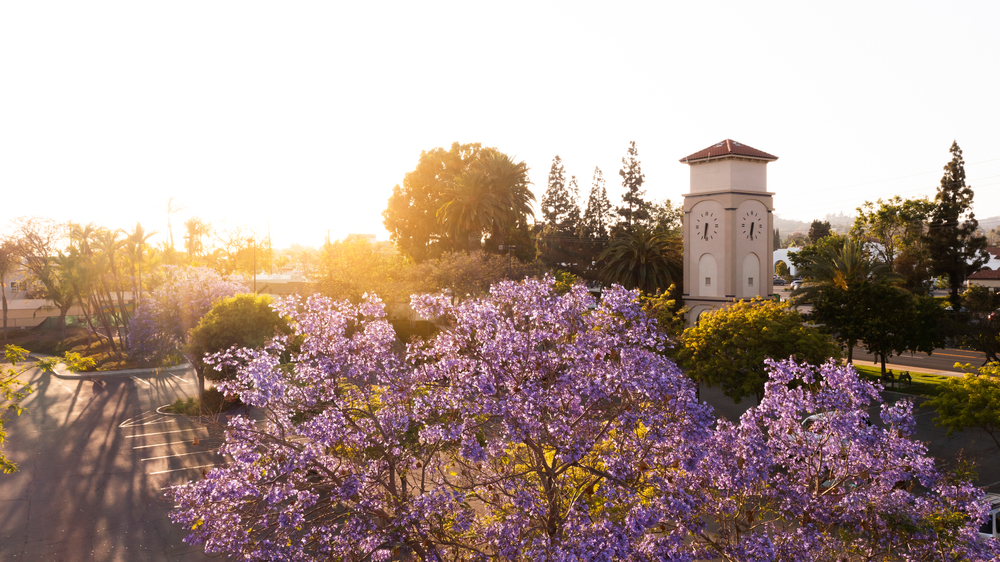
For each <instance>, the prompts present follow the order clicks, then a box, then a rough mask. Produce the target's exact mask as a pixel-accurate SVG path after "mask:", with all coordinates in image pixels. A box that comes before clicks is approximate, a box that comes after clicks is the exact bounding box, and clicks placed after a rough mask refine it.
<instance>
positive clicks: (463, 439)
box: [168, 278, 989, 561]
mask: <svg viewBox="0 0 1000 562" xmlns="http://www.w3.org/2000/svg"><path fill="white" fill-rule="evenodd" d="M414 305H415V307H416V308H417V311H418V313H419V314H421V315H423V316H425V317H432V318H436V322H437V323H438V325H439V326H440V327H441V330H440V332H439V333H438V335H437V336H436V337H435V338H433V339H431V340H427V341H416V340H415V341H413V342H411V343H410V344H409V345H408V347H407V350H406V352H405V354H403V353H401V352H399V350H398V348H397V346H396V345H395V342H396V340H395V336H394V333H393V331H392V328H391V326H390V325H389V324H388V323H387V322H386V321H385V318H384V311H383V308H382V306H381V304H380V303H379V302H378V301H377V300H376V299H369V300H366V301H365V302H362V303H361V304H359V305H352V304H349V303H346V302H333V301H331V300H329V299H327V298H325V297H321V296H314V297H311V298H310V299H308V300H306V301H304V302H303V301H301V300H299V299H297V298H291V299H289V300H285V301H282V302H280V303H278V305H277V307H278V310H279V312H281V313H282V314H284V315H287V316H288V317H289V318H291V326H292V328H293V331H294V332H295V335H293V337H296V336H301V337H300V338H298V339H297V340H296V341H297V342H301V345H300V349H301V351H300V352H299V353H297V354H295V355H294V356H293V358H292V361H291V363H282V360H281V354H282V352H283V351H284V349H285V347H286V345H287V342H288V341H289V339H288V338H278V339H276V340H274V341H273V342H272V344H270V345H269V346H268V347H266V348H263V349H257V350H239V351H229V352H224V353H221V354H218V355H217V356H215V357H214V359H212V361H214V362H216V363H217V364H219V365H220V366H221V365H225V366H228V367H236V369H237V372H238V374H237V377H236V379H234V380H229V381H224V382H222V383H221V384H220V389H221V390H222V391H223V392H225V393H228V394H230V395H238V396H239V397H240V398H241V399H242V400H243V401H244V402H245V403H247V404H250V405H253V406H256V407H257V408H259V409H260V411H261V412H263V413H264V416H265V419H264V421H262V422H253V421H250V420H249V419H247V418H244V417H235V418H233V419H232V421H231V422H230V424H229V428H228V430H227V435H226V443H225V445H224V446H223V447H222V449H221V452H222V453H223V454H224V455H226V458H227V462H226V463H225V464H224V465H222V466H219V467H216V468H214V469H212V470H211V471H209V472H208V473H207V474H206V475H205V477H204V478H203V479H201V480H198V481H195V482H190V483H188V484H185V485H181V486H177V487H174V488H171V489H170V491H169V492H168V495H169V496H170V497H171V498H172V500H173V501H174V503H175V504H176V506H177V507H176V508H175V509H174V511H173V512H172V514H171V517H172V519H173V520H174V521H175V522H176V523H179V524H182V525H184V526H185V527H187V528H188V529H190V530H191V532H190V534H189V536H188V537H187V540H188V541H189V542H192V543H203V544H204V545H205V549H206V551H207V552H213V553H228V554H229V555H231V556H232V557H234V558H237V559H244V560H356V561H365V560H390V559H396V560H404V559H419V560H595V559H599V560H695V559H712V558H719V557H723V558H726V559H731V560H761V559H766V554H767V553H768V552H776V553H782V554H784V553H788V552H790V548H785V545H789V544H792V543H793V541H795V540H796V537H797V536H802V537H804V542H803V548H802V552H804V553H805V554H798V553H796V554H795V555H794V557H792V558H786V559H794V560H807V559H808V560H814V559H817V558H815V557H810V556H809V554H810V553H813V554H815V553H820V554H822V553H825V552H828V551H830V550H831V549H836V548H840V547H843V548H848V547H853V545H854V544H855V542H858V541H854V542H845V541H841V542H840V543H838V542H836V541H835V540H834V539H833V538H825V537H821V536H820V535H821V534H822V533H824V532H827V533H839V532H840V528H839V527H837V526H836V525H835V524H831V523H830V522H829V517H828V516H827V515H826V512H825V511H821V510H818V511H816V517H817V519H816V522H814V521H813V520H810V519H808V518H800V519H799V521H798V524H797V525H794V524H788V525H784V524H776V523H774V520H775V517H774V513H775V512H780V510H794V509H797V508H799V507H802V506H791V507H789V506H788V505H787V503H788V502H792V501H804V500H808V499H809V498H810V497H815V499H814V500H812V501H813V502H814V504H815V505H816V506H819V507H822V508H823V509H826V510H833V511H836V510H837V509H840V510H841V511H843V512H845V513H848V514H849V516H847V515H845V516H844V517H843V518H842V520H843V521H847V522H849V521H855V520H858V519H859V516H858V515H857V514H858V513H859V512H861V511H863V510H865V509H869V512H868V513H869V517H871V513H873V512H874V513H876V514H881V513H883V512H884V513H885V519H886V520H887V521H888V522H887V523H886V524H885V525H883V524H882V523H878V524H877V525H876V524H875V523H872V524H871V525H873V526H871V527H870V528H871V531H870V533H880V532H883V531H884V530H885V529H887V528H891V529H896V528H897V527H900V528H902V527H901V526H905V525H906V524H909V523H910V522H912V521H914V518H916V519H915V521H917V523H921V522H923V521H925V520H926V521H931V520H932V519H931V518H930V516H929V515H927V514H929V513H938V512H940V511H941V510H940V509H939V508H940V505H941V504H942V502H943V503H944V504H946V505H948V506H951V505H952V504H948V503H947V501H945V500H946V499H949V498H952V497H953V498H954V511H953V512H946V513H948V514H951V513H955V514H958V515H961V516H963V517H964V516H969V517H968V518H967V519H960V518H957V517H956V518H954V519H948V520H947V521H948V523H947V525H950V526H949V527H948V529H949V530H952V531H953V534H952V535H949V537H948V541H950V542H948V543H947V547H948V548H949V549H950V550H949V551H948V552H953V551H954V552H962V551H961V549H963V548H964V549H967V551H968V552H972V553H975V549H976V548H987V547H988V546H989V545H988V543H983V544H984V545H987V546H976V543H973V542H972V541H971V540H970V539H969V537H971V536H972V535H970V533H972V534H974V532H975V529H976V528H977V526H978V522H977V520H976V517H977V516H979V515H981V508H982V506H981V505H979V504H978V503H976V502H975V501H974V500H975V499H976V498H977V497H978V496H977V495H976V494H977V492H976V491H975V490H974V489H972V488H968V487H959V488H957V490H958V491H953V492H948V491H945V492H942V491H939V490H937V489H936V488H932V490H933V491H932V492H930V495H929V498H928V499H923V498H920V497H918V496H917V495H915V494H910V493H909V492H906V491H905V490H903V491H901V492H899V493H898V494H896V493H895V492H894V491H893V486H894V485H895V483H896V482H897V481H907V480H909V479H912V478H918V479H920V481H921V483H922V484H924V485H926V486H928V487H933V486H934V485H935V483H936V482H937V480H935V478H936V474H935V473H934V472H933V467H932V466H931V462H930V461H929V460H927V458H926V456H925V455H924V454H923V451H922V449H921V446H920V445H919V444H917V443H914V442H911V441H909V440H907V439H905V431H906V429H907V426H906V423H907V421H906V420H910V421H912V418H908V417H907V416H908V415H909V410H908V409H907V408H906V407H902V406H901V407H898V408H894V409H889V410H887V411H888V414H886V415H887V416H888V420H889V422H890V427H889V428H887V429H867V430H863V428H862V427H861V426H857V425H847V424H846V422H844V423H842V422H840V421H839V420H841V417H850V416H855V417H856V416H857V415H858V414H857V411H856V409H854V408H855V403H862V402H863V403H864V404H865V405H864V406H861V408H865V407H867V401H868V400H869V399H871V398H872V397H874V396H876V395H877V393H876V392H875V390H874V387H872V386H871V385H867V386H865V385H866V384H867V383H861V382H858V381H857V377H856V376H855V375H854V373H853V371H851V370H839V371H838V370H836V369H834V368H832V367H830V369H831V371H830V373H829V374H828V373H825V372H824V376H823V379H822V381H823V382H822V383H813V381H811V380H810V379H809V378H808V376H807V375H806V374H805V373H798V372H797V371H796V369H797V367H796V366H795V365H793V364H781V365H778V366H776V367H775V368H774V369H775V372H776V373H777V374H776V382H774V383H773V385H774V386H775V387H776V388H777V387H782V385H784V387H785V388H786V389H787V387H788V382H789V381H790V380H792V379H795V380H797V381H805V386H802V385H801V384H800V385H799V386H798V387H797V388H796V390H794V391H788V392H798V393H800V394H801V397H800V399H799V400H798V401H797V402H796V401H789V403H788V404H786V403H785V402H784V401H780V400H779V401H778V402H775V403H771V402H768V401H765V403H764V404H763V405H762V406H761V407H760V408H761V410H760V412H757V411H753V412H755V413H753V414H748V417H745V420H746V421H745V424H744V425H746V426H747V427H743V426H742V425H741V426H738V427H737V426H732V425H731V424H729V425H727V424H720V429H719V430H718V431H713V430H712V429H711V428H712V424H713V423H714V422H715V420H714V418H713V417H712V415H711V413H710V409H709V407H708V406H706V405H704V404H702V403H699V402H698V401H697V400H696V398H695V394H694V388H693V385H692V384H691V383H690V382H689V380H688V379H687V378H686V377H685V376H684V375H683V374H682V373H681V372H680V371H679V370H678V369H677V367H676V366H675V365H674V364H673V363H672V362H670V361H669V360H668V359H666V358H664V357H663V355H662V354H661V353H660V352H661V351H662V347H663V345H664V338H663V335H662V333H661V332H660V331H659V330H658V327H657V325H656V322H655V320H653V319H652V318H650V316H649V315H648V314H646V313H645V312H644V311H643V309H642V307H641V305H640V303H639V300H638V298H637V294H636V293H634V292H627V291H625V290H623V289H621V288H620V287H614V288H612V289H610V290H608V291H606V292H605V294H604V298H603V300H602V302H601V303H599V304H597V305H596V308H594V309H591V308H590V307H592V306H595V303H594V302H593V300H592V299H591V298H590V296H589V294H588V293H587V292H586V290H585V289H584V288H583V286H582V285H575V286H572V287H571V288H570V290H569V292H568V293H566V294H564V295H561V296H560V295H558V294H556V292H555V290H554V282H553V281H552V279H550V278H549V279H545V280H527V281H524V282H522V283H520V284H517V283H513V282H502V283H499V284H497V285H496V286H494V288H493V290H492V291H491V293H490V294H489V296H486V297H483V298H480V299H468V300H465V301H462V302H460V303H458V304H452V301H451V299H450V298H447V297H443V296H423V297H417V298H415V299H414ZM782 377H784V378H782ZM821 384H826V385H828V387H829V389H828V391H827V393H826V394H824V393H823V389H824V388H825V387H822V386H821ZM844 391H847V392H855V394H851V395H850V396H851V400H854V401H853V402H852V401H850V400H848V399H847V398H844V397H842V396H841V393H842V392H844ZM795 396H798V395H795ZM812 396H816V398H810V397H812ZM810 400H812V401H811V402H810ZM765 407H767V408H765ZM816 408H822V410H819V411H825V410H826V409H833V410H835V411H836V412H837V413H836V414H835V415H834V414H831V416H830V418H829V419H830V421H829V422H828V424H829V425H830V427H831V428H832V429H831V435H833V436H834V437H833V438H831V439H830V440H827V441H825V442H824V443H825V444H824V445H823V447H822V448H820V449H819V450H820V451H821V456H819V457H817V456H815V450H816V445H815V443H814V442H812V441H811V440H810V438H808V437H802V436H801V431H800V432H799V434H798V436H799V437H801V439H800V441H802V442H801V443H799V444H798V445H791V444H787V443H788V442H786V441H778V440H781V439H785V438H784V437H783V435H785V433H782V434H779V430H784V429H788V428H789V427H790V424H791V422H790V420H792V419H793V418H795V416H798V415H801V413H802V412H803V411H817V410H816ZM837 408H840V409H839V410H838V409H837ZM841 411H843V412H845V413H843V414H842V413H840V412H841ZM861 411H864V410H863V409H862V410H861ZM753 416H756V417H753ZM824 419H825V418H824ZM852 419H853V418H852ZM897 421H898V422H899V423H896V422H897ZM795 422H796V424H797V423H798V418H795ZM755 424H760V425H755ZM751 425H753V427H750V426H751ZM797 427H798V426H797V425H796V428H797ZM864 427H867V426H864ZM796 428H791V429H792V432H791V434H792V435H795V431H794V430H795V429H796ZM862 431H864V432H865V433H862ZM842 437H846V438H847V439H848V441H847V442H850V443H857V445H856V446H859V447H860V446H861V445H862V444H868V445H872V446H873V447H875V449H873V450H872V451H871V452H870V454H868V457H866V459H869V460H865V461H858V462H859V463H861V464H858V466H866V467H870V470H871V471H870V472H864V473H858V474H856V475H855V473H854V472H850V473H849V474H851V475H853V476H856V480H857V482H858V483H857V484H855V488H849V487H848V486H847V485H846V484H845V485H844V486H841V487H839V488H835V491H834V492H830V493H827V494H824V493H823V490H824V488H822V486H821V487H820V488H810V487H808V486H807V489H806V490H802V489H801V487H800V486H799V483H798V482H789V481H790V480H792V475H795V477H798V476H800V473H801V472H802V471H803V470H805V468H802V469H801V470H800V469H799V468H798V464H796V463H800V462H801V463H802V464H803V466H806V465H808V464H809V460H811V461H813V462H815V463H817V467H816V470H823V469H828V470H829V471H831V473H834V474H840V472H835V471H837V470H839V466H840V465H838V464H837V463H844V462H846V461H844V460H843V451H841V450H840V449H839V448H838V447H840V446H841V445H842V444H843V443H845V441H844V440H843V439H842ZM810 447H811V448H810ZM846 452H853V449H847V450H846ZM786 453H787V454H786ZM758 455H761V457H760V458H758ZM796 455H801V456H803V459H804V460H801V461H800V460H799V459H798V457H797V456H796ZM822 455H825V456H822ZM869 457H870V458H869ZM741 459H742V460H741ZM851 460H853V459H851ZM864 462H867V463H868V464H863V463H864ZM810 466H811V465H810ZM851 466H852V467H853V466H854V465H851ZM779 467H785V468H783V469H782V470H785V471H786V473H785V476H782V472H781V470H779ZM883 472H884V474H883ZM870 479H874V480H875V481H876V484H872V483H871V482H869V480H870ZM890 481H891V482H892V485H890V486H889V487H888V488H887V487H886V486H884V485H883V483H885V482H890ZM854 489H857V490H859V491H858V492H857V493H855V492H853V490H854ZM876 493H877V494H883V495H885V494H887V495H888V497H889V499H882V498H881V497H879V496H875V495H873V494H876ZM947 493H950V494H951V495H950V496H948V495H945V494H947ZM810 494H811V496H810ZM963 494H964V495H963ZM824 495H828V496H830V497H828V498H827V497H823V496H824ZM757 497H759V498H760V499H759V500H757V499H755V498H757ZM907 498H910V499H912V500H913V501H911V502H910V503H908V504H906V505H907V506H908V508H909V510H908V511H906V512H903V511H902V510H901V506H902V505H903V504H904V503H906V502H907V501H909V500H908V499H907ZM941 498H945V499H941ZM783 499H787V500H788V502H783V501H782V500H783ZM751 501H758V502H761V504H762V505H763V502H767V503H766V509H758V508H753V507H751V508H749V509H747V508H746V507H745V506H746V505H747V502H751ZM836 501H839V502H840V503H837V504H835V505H834V506H833V507H831V506H830V504H832V503H834V502H836ZM893 502H895V503H893ZM805 505H806V506H808V505H810V504H805ZM837 506H840V507H837ZM890 508H891V510H890ZM802 509H805V508H804V507H803V508H802ZM751 510H756V511H751ZM886 510H889V511H886ZM934 510H937V511H934ZM748 512H750V513H751V514H750V515H749V520H750V524H751V525H755V523H754V522H755V521H758V520H763V521H765V522H766V524H764V525H758V526H753V527H752V528H751V529H749V532H744V531H745V529H742V528H740V527H739V525H743V524H744V523H743V522H744V521H745V520H746V519H747V515H746V514H747V513H748ZM806 513H810V512H808V511H807V512H806ZM729 517H742V518H743V519H742V520H740V521H738V522H736V523H734V524H732V525H730V526H729V527H727V528H720V527H719V525H717V524H715V523H714V522H713V520H714V521H719V520H721V521H723V522H724V523H726V524H728V523H727V521H728V520H727V519H726V518H729ZM852 517H853V519H852ZM933 521H937V520H936V519H934V520H933ZM956 522H957V523H956ZM710 523H712V524H710ZM953 523H954V524H953ZM819 524H822V525H823V527H816V526H815V525H819ZM858 528H860V529H861V531H860V532H862V533H869V531H868V530H866V529H865V528H862V527H858ZM907 528H908V527H907ZM918 528H919V529H920V532H921V533H924V532H925V531H924V529H923V528H922V527H918ZM970 529H971V531H970ZM935 530H936V529H931V531H927V532H928V533H930V532H932V531H935ZM846 532H850V533H854V532H856V528H855V527H849V528H847V531H846ZM861 539H871V537H869V536H868V535H864V536H863V537H861ZM861 539H859V540H861ZM920 539H921V541H922V542H921V541H914V544H915V545H916V546H913V547H912V548H913V549H917V550H915V552H916V551H919V552H918V553H922V552H925V550H919V549H918V547H919V544H927V545H929V546H928V548H932V547H934V546H936V545H939V544H944V543H943V542H942V541H943V540H944V539H942V538H941V537H939V536H936V535H930V534H925V535H921V536H920ZM872 541H875V543H876V544H877V545H879V548H881V544H882V543H879V542H878V541H877V540H875V539H871V540H869V542H872ZM918 543H919V544H918ZM865 544H868V543H865ZM907 548H910V547H907ZM956 548H957V549H959V550H956ZM824 549H826V550H824ZM970 549H971V550H970ZM847 552H849V551H847V550H845V551H844V553H847ZM893 552H896V551H893ZM772 558H773V559H777V558H775V557H772ZM836 558H837V557H832V558H830V559H836Z"/></svg>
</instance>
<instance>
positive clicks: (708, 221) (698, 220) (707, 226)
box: [693, 211, 719, 242]
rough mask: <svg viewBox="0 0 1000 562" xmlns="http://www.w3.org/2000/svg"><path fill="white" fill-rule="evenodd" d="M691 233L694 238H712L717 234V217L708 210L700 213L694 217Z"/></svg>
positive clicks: (704, 239)
mask: <svg viewBox="0 0 1000 562" xmlns="http://www.w3.org/2000/svg"><path fill="white" fill-rule="evenodd" d="M693 234H694V237H695V240H702V241H706V242H707V241H708V240H714V239H715V237H716V236H718V235H719V217H717V216H715V213H711V212H708V211H705V212H704V213H701V214H700V215H698V216H697V217H695V220H694V232H693Z"/></svg>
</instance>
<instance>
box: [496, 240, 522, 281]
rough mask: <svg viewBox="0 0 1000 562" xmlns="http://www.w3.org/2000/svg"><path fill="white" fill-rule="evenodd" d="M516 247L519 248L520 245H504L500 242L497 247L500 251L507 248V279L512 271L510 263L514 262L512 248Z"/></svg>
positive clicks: (511, 274)
mask: <svg viewBox="0 0 1000 562" xmlns="http://www.w3.org/2000/svg"><path fill="white" fill-rule="evenodd" d="M518 248H520V246H511V245H506V246H505V245H503V244H500V247H499V249H500V251H501V252H502V251H504V250H507V279H510V278H511V277H512V276H513V272H512V264H513V263H514V253H513V252H514V250H516V249H518Z"/></svg>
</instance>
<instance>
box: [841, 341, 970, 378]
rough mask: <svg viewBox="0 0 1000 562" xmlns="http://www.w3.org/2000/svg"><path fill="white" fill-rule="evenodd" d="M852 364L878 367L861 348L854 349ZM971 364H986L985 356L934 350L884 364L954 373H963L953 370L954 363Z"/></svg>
mask: <svg viewBox="0 0 1000 562" xmlns="http://www.w3.org/2000/svg"><path fill="white" fill-rule="evenodd" d="M854 362H855V363H857V364H858V365H873V366H874V365H878V363H875V356H874V355H872V354H871V353H868V352H866V351H865V350H864V348H862V347H855V348H854ZM956 362H957V363H972V366H973V367H979V366H980V365H982V364H983V363H985V362H986V356H985V355H983V354H982V353H980V352H978V351H971V350H968V349H955V348H951V347H948V348H944V349H935V350H934V353H932V354H931V355H927V354H926V353H915V354H912V355H911V354H909V353H906V354H904V355H898V356H893V357H890V358H888V359H886V363H892V364H894V365H905V366H907V367H913V370H915V371H919V370H920V369H935V370H939V371H951V372H955V373H961V372H963V371H962V370H961V369H956V368H955V363H956Z"/></svg>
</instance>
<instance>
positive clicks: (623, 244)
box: [599, 227, 683, 293]
mask: <svg viewBox="0 0 1000 562" xmlns="http://www.w3.org/2000/svg"><path fill="white" fill-rule="evenodd" d="M682 254H683V246H682V243H681V240H680V239H679V238H677V237H676V236H670V235H668V234H666V233H664V232H654V231H652V230H649V229H646V228H638V227H637V228H633V229H632V231H630V232H625V233H622V234H621V235H619V236H618V237H617V238H615V239H614V240H612V241H611V244H610V245H609V246H608V247H607V249H605V250H604V251H603V252H601V256H600V258H599V260H601V261H604V262H605V263H604V267H603V268H602V269H601V281H603V282H604V283H608V284H611V283H618V284H620V285H622V286H624V287H625V288H626V289H635V288H638V289H641V290H642V291H645V292H647V293H655V292H656V291H657V290H658V289H661V290H662V289H666V288H667V287H669V286H670V285H671V284H672V283H673V282H674V279H676V278H679V277H680V273H681V271H682V268H683V259H682Z"/></svg>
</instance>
